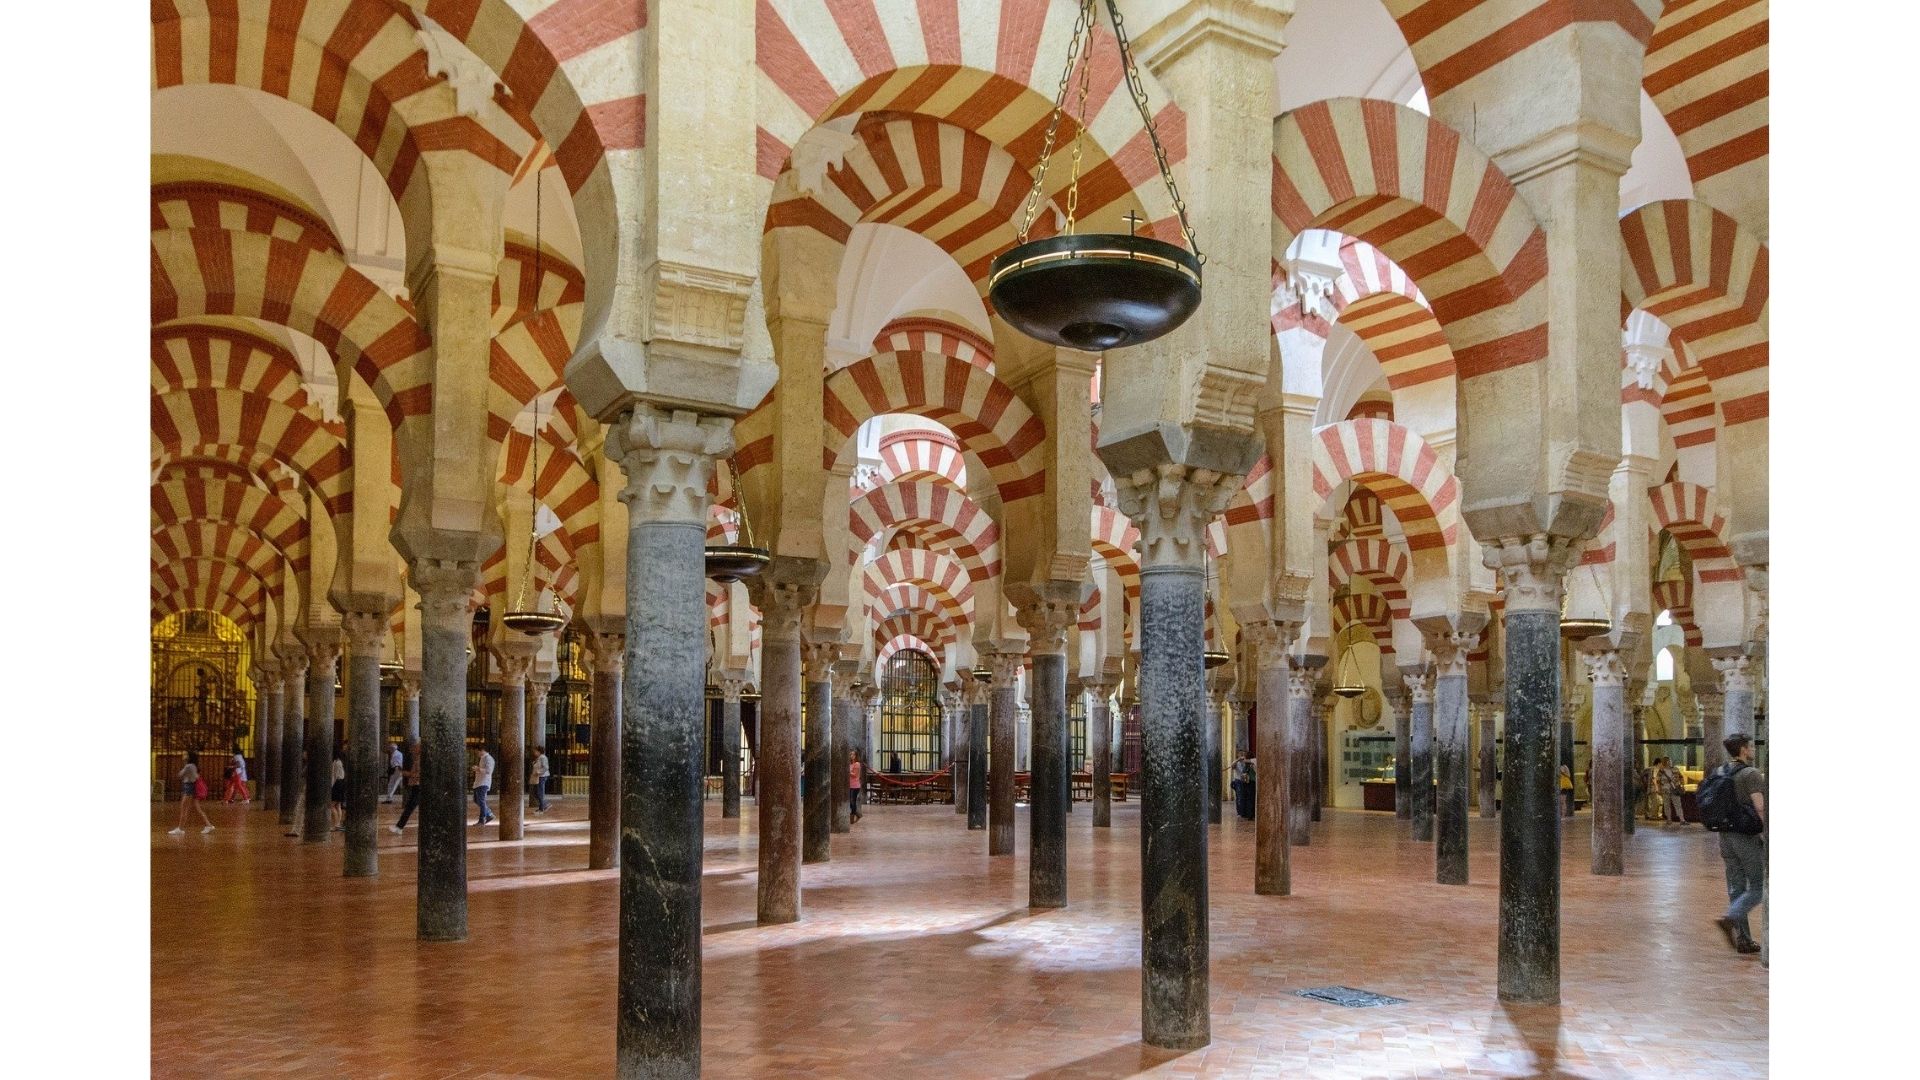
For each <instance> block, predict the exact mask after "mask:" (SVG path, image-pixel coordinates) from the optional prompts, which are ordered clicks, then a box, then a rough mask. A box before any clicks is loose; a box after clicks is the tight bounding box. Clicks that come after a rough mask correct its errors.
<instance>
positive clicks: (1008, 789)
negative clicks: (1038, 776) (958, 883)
mask: <svg viewBox="0 0 1920 1080" xmlns="http://www.w3.org/2000/svg"><path fill="white" fill-rule="evenodd" d="M985 656H986V660H987V666H988V667H990V668H992V669H993V686H992V690H991V692H990V693H989V695H988V698H987V724H988V727H989V728H990V729H991V732H990V737H989V740H988V742H989V746H990V753H989V756H988V759H987V854H988V855H1012V854H1013V774H1014V773H1015V772H1016V771H1017V770H1016V768H1015V764H1016V762H1017V760H1018V758H1019V753H1020V745H1019V744H1020V702H1019V698H1018V697H1017V696H1016V694H1015V690H1016V687H1015V685H1014V683H1015V680H1016V679H1018V678H1019V675H1020V667H1021V664H1022V663H1023V662H1024V661H1025V659H1026V657H1025V656H1023V655H1021V654H1020V653H1016V652H993V653H987V654H985Z"/></svg>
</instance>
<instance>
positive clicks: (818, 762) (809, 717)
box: [800, 641, 840, 863]
mask: <svg viewBox="0 0 1920 1080" xmlns="http://www.w3.org/2000/svg"><path fill="white" fill-rule="evenodd" d="M802 653H803V656H804V657H805V660H806V676H807V711H806V726H807V731H806V739H805V741H804V742H803V743H802V747H803V751H802V752H803V753H804V755H805V756H804V758H803V761H802V764H803V766H804V768H805V775H806V783H805V784H803V785H802V787H801V792H802V796H803V798H804V801H805V803H806V805H805V807H804V808H803V809H804V813H803V815H802V818H803V821H802V823H803V825H804V827H805V831H804V832H803V834H802V836H801V845H800V861H801V862H809V863H816V862H826V861H827V860H829V859H831V858H833V661H834V658H835V657H837V656H838V655H839V654H840V645H839V643H838V642H832V641H809V642H807V643H806V644H805V645H804V646H802Z"/></svg>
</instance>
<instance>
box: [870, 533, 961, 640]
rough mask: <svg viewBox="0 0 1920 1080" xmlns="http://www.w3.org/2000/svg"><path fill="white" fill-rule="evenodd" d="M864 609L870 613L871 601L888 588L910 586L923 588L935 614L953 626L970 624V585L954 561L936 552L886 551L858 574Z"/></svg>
mask: <svg viewBox="0 0 1920 1080" xmlns="http://www.w3.org/2000/svg"><path fill="white" fill-rule="evenodd" d="M860 576H861V582H862V585H863V587H864V589H865V592H866V597H867V608H868V611H869V612H872V611H874V609H875V606H876V604H875V601H878V600H879V599H880V598H881V594H882V593H883V592H884V591H885V590H886V588H887V586H889V585H897V584H902V583H911V584H914V585H918V586H920V587H921V588H924V589H925V590H926V591H927V592H928V593H930V594H932V595H933V598H934V599H935V600H936V601H937V602H938V604H939V608H938V610H939V611H940V613H941V614H942V615H944V616H945V617H946V619H947V621H948V622H949V623H951V624H953V625H954V626H969V625H972V623H973V582H972V581H970V580H968V578H967V572H966V569H965V568H964V567H962V566H961V565H960V563H959V562H958V561H956V560H955V559H953V558H950V557H949V556H946V555H942V554H940V553H939V552H937V551H927V550H926V549H924V548H910V549H903V550H897V551H889V552H887V553H886V554H884V555H882V556H880V558H878V559H875V560H874V561H873V562H871V563H868V564H867V566H866V569H864V570H863V571H861V575H860Z"/></svg>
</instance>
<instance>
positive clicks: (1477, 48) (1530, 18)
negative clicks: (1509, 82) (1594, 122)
mask: <svg viewBox="0 0 1920 1080" xmlns="http://www.w3.org/2000/svg"><path fill="white" fill-rule="evenodd" d="M1386 7H1387V11H1388V13H1389V14H1391V15H1392V16H1393V21H1394V22H1395V23H1397V24H1399V26H1400V33H1401V35H1402V36H1403V37H1405V38H1406V39H1407V47H1408V48H1409V49H1411V50H1412V51H1413V62H1414V66H1416V67H1417V68H1419V70H1420V78H1421V81H1422V82H1423V84H1424V85H1425V87H1426V90H1427V94H1428V96H1429V97H1430V98H1431V99H1432V100H1434V101H1439V100H1440V99H1441V98H1442V97H1444V96H1445V95H1446V94H1448V93H1450V92H1451V91H1453V90H1454V89H1456V88H1458V87H1459V86H1461V85H1462V84H1464V83H1466V82H1468V81H1469V80H1471V79H1473V78H1474V77H1475V76H1477V75H1481V74H1484V73H1486V72H1488V71H1491V70H1493V69H1494V68H1495V67H1498V66H1499V65H1500V64H1502V63H1504V62H1505V61H1507V60H1508V59H1510V58H1512V57H1515V56H1518V55H1519V54H1520V53H1522V52H1525V51H1526V50H1527V49H1529V48H1532V47H1533V46H1534V45H1537V44H1539V43H1540V42H1542V41H1545V40H1546V39H1547V38H1549V37H1551V36H1553V35H1554V34H1557V33H1559V32H1560V31H1562V30H1564V29H1566V28H1567V27H1568V26H1570V25H1573V24H1576V23H1611V24H1613V25H1615V26H1618V27H1620V29H1622V30H1624V31H1626V32H1627V34H1628V35H1630V36H1631V37H1632V38H1633V39H1634V40H1635V41H1640V42H1645V41H1646V40H1647V38H1648V36H1649V35H1651V34H1652V33H1653V27H1654V19H1655V17H1657V16H1658V15H1659V14H1660V8H1661V0H1628V2H1624V3H1612V4H1568V3H1560V2H1557V0H1495V2H1492V3H1457V2H1454V3H1448V2H1434V0H1386Z"/></svg>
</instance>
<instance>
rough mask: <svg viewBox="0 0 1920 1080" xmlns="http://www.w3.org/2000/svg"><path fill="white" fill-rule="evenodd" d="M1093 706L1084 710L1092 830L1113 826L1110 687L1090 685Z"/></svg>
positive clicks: (1108, 685)
mask: <svg viewBox="0 0 1920 1080" xmlns="http://www.w3.org/2000/svg"><path fill="white" fill-rule="evenodd" d="M1087 689H1088V690H1089V691H1091V692H1092V694H1093V704H1092V705H1091V706H1089V707H1088V709H1087V755H1088V757H1089V759H1090V760H1089V761H1088V764H1087V768H1088V771H1090V772H1091V773H1092V774H1093V827H1094V828H1096V829H1108V828H1112V827H1113V704H1112V702H1113V698H1112V694H1113V684H1112V683H1110V682H1106V681H1104V680H1103V681H1100V682H1089V683H1087Z"/></svg>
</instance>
